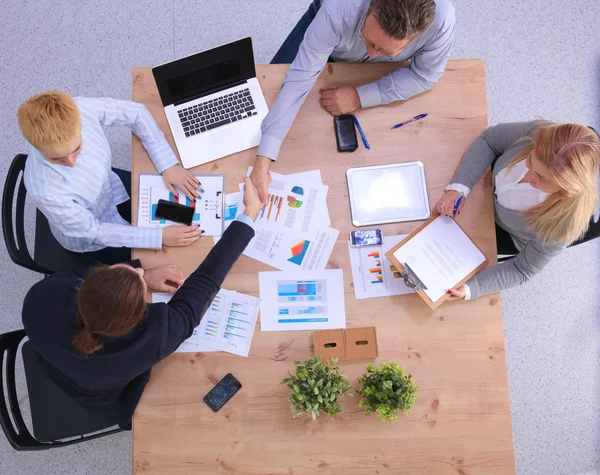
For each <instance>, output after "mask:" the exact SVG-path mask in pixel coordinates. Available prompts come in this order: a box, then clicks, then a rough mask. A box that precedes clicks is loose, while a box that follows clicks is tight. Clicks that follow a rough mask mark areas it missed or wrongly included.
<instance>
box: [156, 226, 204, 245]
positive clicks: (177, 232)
mask: <svg viewBox="0 0 600 475" xmlns="http://www.w3.org/2000/svg"><path fill="white" fill-rule="evenodd" d="M203 233H204V230H201V229H200V226H199V225H198V224H194V225H193V226H186V225H185V224H172V225H171V226H167V227H165V228H163V232H162V245H163V246H169V247H182V246H189V245H190V244H192V243H194V242H196V241H197V240H198V239H200V237H201V235H202V234H203Z"/></svg>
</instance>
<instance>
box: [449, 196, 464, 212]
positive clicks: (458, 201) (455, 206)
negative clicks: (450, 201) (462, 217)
mask: <svg viewBox="0 0 600 475" xmlns="http://www.w3.org/2000/svg"><path fill="white" fill-rule="evenodd" d="M464 196H465V195H463V194H462V193H461V194H460V196H459V197H458V199H457V200H456V203H454V211H453V212H452V217H454V216H456V212H457V211H458V207H459V206H460V202H461V201H462V199H463V197H464Z"/></svg>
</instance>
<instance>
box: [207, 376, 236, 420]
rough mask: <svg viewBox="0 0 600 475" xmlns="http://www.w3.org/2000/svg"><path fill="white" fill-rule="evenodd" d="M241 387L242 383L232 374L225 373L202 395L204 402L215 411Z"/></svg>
mask: <svg viewBox="0 0 600 475" xmlns="http://www.w3.org/2000/svg"><path fill="white" fill-rule="evenodd" d="M241 387H242V383H240V382H239V381H238V380H237V379H235V376H233V374H231V373H227V374H226V375H225V377H224V378H223V379H222V380H221V381H219V382H218V383H217V385H216V386H215V387H214V388H212V389H211V390H210V392H209V393H208V394H207V395H206V396H204V402H205V403H206V404H207V405H208V407H210V408H211V409H212V410H213V411H214V412H217V411H218V410H219V409H221V408H222V407H223V406H224V405H225V403H226V402H227V401H229V400H230V399H231V398H232V397H233V395H234V394H235V393H237V392H238V391H239V390H240V388H241Z"/></svg>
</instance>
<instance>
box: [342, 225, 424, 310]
mask: <svg viewBox="0 0 600 475" xmlns="http://www.w3.org/2000/svg"><path fill="white" fill-rule="evenodd" d="M406 236H407V234H400V235H397V236H383V244H382V245H381V246H365V247H352V246H351V245H350V241H348V250H349V251H350V263H351V265H352V279H353V280H354V296H355V297H356V298H357V299H369V298H374V297H387V296H391V295H401V294H408V293H414V290H413V289H411V288H410V287H407V286H406V285H405V284H404V278H403V276H402V274H401V273H400V272H399V271H398V269H396V267H395V266H394V264H392V262H391V261H390V260H389V259H388V258H387V257H386V256H385V254H386V252H388V251H389V250H390V249H391V248H393V247H395V246H396V245H398V243H399V242H400V241H402V240H403V239H404V238H405V237H406Z"/></svg>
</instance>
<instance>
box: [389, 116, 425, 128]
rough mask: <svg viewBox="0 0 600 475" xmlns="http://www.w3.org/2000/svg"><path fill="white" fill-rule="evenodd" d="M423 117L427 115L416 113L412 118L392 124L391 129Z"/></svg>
mask: <svg viewBox="0 0 600 475" xmlns="http://www.w3.org/2000/svg"><path fill="white" fill-rule="evenodd" d="M425 117H427V114H419V115H416V116H414V117H413V118H412V119H410V120H407V121H406V122H400V123H399V124H396V125H394V126H393V127H392V129H397V128H398V127H402V126H403V125H406V124H410V123H411V122H414V121H415V120H419V119H424V118H425Z"/></svg>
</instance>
